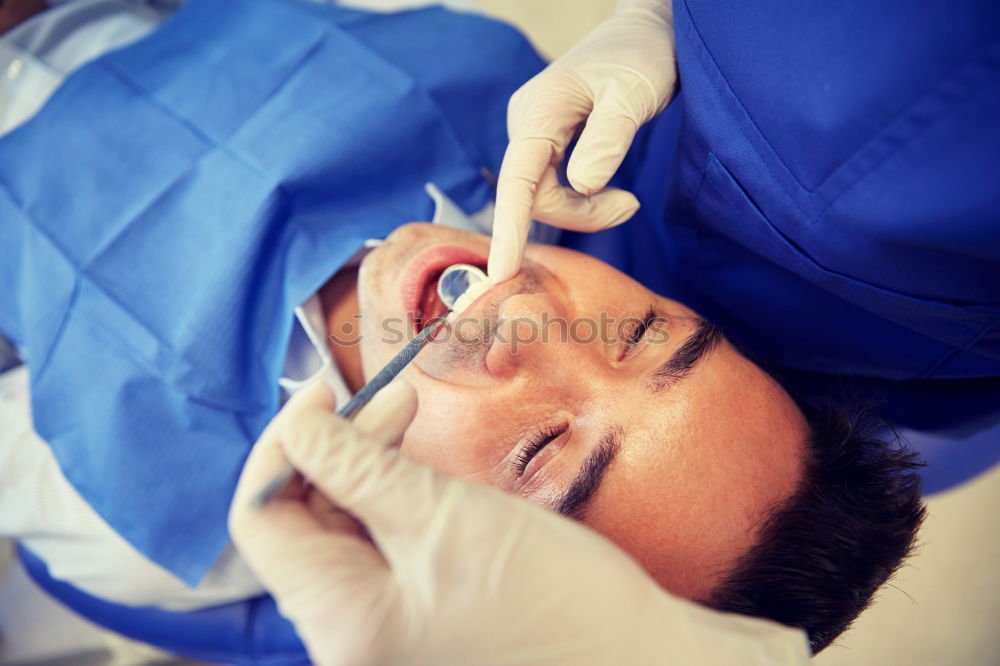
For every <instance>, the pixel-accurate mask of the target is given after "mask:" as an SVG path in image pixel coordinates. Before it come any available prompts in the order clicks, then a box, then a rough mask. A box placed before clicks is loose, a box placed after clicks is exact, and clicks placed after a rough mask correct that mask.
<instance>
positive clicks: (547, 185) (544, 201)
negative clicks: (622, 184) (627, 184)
mask: <svg viewBox="0 0 1000 666" xmlns="http://www.w3.org/2000/svg"><path fill="white" fill-rule="evenodd" d="M637 210H639V200H638V199H636V198H635V196H634V195H633V194H632V193H631V192H626V191H625V190H620V189H618V188H615V187H609V188H605V189H604V190H602V191H600V192H598V193H597V194H591V195H589V196H585V195H582V194H580V193H579V192H577V191H575V190H573V189H572V188H569V187H563V185H562V184H561V183H560V182H559V178H558V177H557V176H556V170H555V168H549V169H548V170H547V171H546V172H545V174H544V175H543V176H542V180H541V183H540V184H539V188H538V196H537V197H536V199H535V208H534V210H533V211H532V215H533V216H534V217H535V219H538V220H541V221H542V222H547V223H548V224H551V225H553V226H556V227H561V228H563V229H570V230H573V231H600V230H601V229H607V228H609V227H613V226H615V225H618V224H621V223H622V222H625V221H626V220H628V219H631V217H632V216H633V215H635V212H636V211H637Z"/></svg>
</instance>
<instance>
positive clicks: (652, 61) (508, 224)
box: [488, 0, 677, 282]
mask: <svg viewBox="0 0 1000 666" xmlns="http://www.w3.org/2000/svg"><path fill="white" fill-rule="evenodd" d="M676 80H677V67H676V60H675V57H674V26H673V14H672V12H671V6H670V0H621V2H620V4H619V7H618V9H617V11H616V13H615V14H614V16H612V17H611V18H609V19H608V20H606V21H604V22H603V23H601V24H600V25H598V26H597V27H596V28H595V29H594V30H592V31H591V32H590V33H588V34H587V35H586V36H585V37H584V38H583V39H582V40H581V41H580V42H579V43H577V44H576V45H575V46H574V47H573V48H572V49H571V50H570V51H568V52H567V53H565V54H564V55H562V56H560V57H559V58H557V59H556V60H555V61H553V62H552V63H551V64H550V65H549V66H548V67H547V68H545V70H544V71H542V72H541V73H540V74H538V75H537V76H535V77H534V78H533V79H531V80H530V81H528V82H527V83H525V84H524V85H523V86H522V87H521V88H520V89H519V90H518V91H517V92H516V93H514V95H513V96H512V97H511V98H510V103H509V104H508V107H507V132H508V135H509V137H510V144H509V146H508V147H507V152H506V154H505V155H504V159H503V164H502V166H501V168H500V176H499V182H498V184H497V204H496V216H495V218H494V223H493V245H492V247H491V248H490V260H489V271H488V272H489V275H490V278H491V279H492V280H493V281H494V282H503V281H504V280H507V279H509V278H511V277H513V275H514V274H515V273H516V272H517V271H518V269H519V268H520V266H521V259H522V257H523V255H524V245H525V243H526V241H527V236H528V228H529V226H530V224H531V219H532V217H534V218H536V219H539V220H541V221H543V222H548V223H549V224H552V225H555V226H557V227H563V228H565V229H576V230H580V231H597V230H600V229H605V228H607V227H611V226H614V225H616V224H619V223H621V222H624V221H625V220H627V219H629V218H630V217H632V215H633V214H634V213H635V211H636V210H638V208H639V202H638V201H637V200H636V198H635V197H634V196H633V195H632V194H631V193H629V192H625V191H624V190H619V189H615V188H605V185H607V184H608V181H609V180H610V179H611V176H613V175H614V173H615V171H616V170H617V169H618V167H619V165H621V162H622V159H623V158H624V157H625V153H626V152H627V151H628V149H629V146H630V145H631V144H632V139H633V137H634V136H635V133H636V132H637V131H638V129H639V127H640V126H641V125H642V124H643V123H645V122H646V121H648V120H649V119H650V118H652V117H653V116H655V115H656V114H657V113H659V112H660V111H662V110H663V109H664V108H665V107H666V106H667V103H668V102H669V101H670V100H671V98H672V97H673V95H674V91H675V83H676ZM581 126H582V127H583V131H582V133H581V134H580V139H579V141H578V142H577V144H576V148H575V149H574V151H573V155H572V157H571V158H570V160H569V165H568V167H567V170H566V174H567V177H568V179H569V182H570V185H572V186H573V187H572V189H571V188H566V187H563V186H562V185H561V184H560V183H559V180H558V177H557V175H556V169H557V167H558V166H559V164H560V163H561V162H562V159H563V156H564V155H565V152H566V148H567V146H568V145H569V143H570V141H572V139H573V136H574V134H575V133H576V132H577V130H578V129H579V128H580V127H581Z"/></svg>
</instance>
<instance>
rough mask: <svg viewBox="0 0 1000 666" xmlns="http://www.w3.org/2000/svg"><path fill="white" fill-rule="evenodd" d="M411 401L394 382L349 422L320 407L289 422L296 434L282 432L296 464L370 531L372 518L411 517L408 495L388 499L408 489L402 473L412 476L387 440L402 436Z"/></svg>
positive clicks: (412, 405)
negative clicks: (397, 498)
mask: <svg viewBox="0 0 1000 666" xmlns="http://www.w3.org/2000/svg"><path fill="white" fill-rule="evenodd" d="M416 402H417V401H416V395H415V393H414V391H413V389H412V388H411V387H410V386H409V384H406V383H405V382H399V381H397V382H393V383H392V384H390V385H389V386H388V387H386V388H385V389H383V390H382V391H380V392H379V393H378V394H377V395H376V396H375V398H374V399H373V400H372V401H371V403H369V404H368V406H366V407H365V409H364V410H363V412H362V414H359V415H358V420H356V421H355V422H354V423H348V422H347V421H344V420H343V419H340V418H338V417H336V416H333V415H330V414H327V413H321V412H314V413H311V414H310V415H309V416H310V418H309V419H306V418H302V417H300V418H299V419H298V421H297V422H296V423H295V424H294V425H295V427H296V431H297V433H298V435H299V436H292V435H293V434H295V433H288V435H286V436H283V437H282V438H281V441H282V448H283V450H284V452H285V454H286V455H287V456H288V459H289V460H290V461H291V462H292V465H293V466H294V467H295V468H296V469H298V470H299V471H300V472H302V474H304V475H305V476H306V478H307V479H308V480H309V481H310V482H311V483H312V484H313V485H314V486H316V488H318V489H319V490H320V491H321V492H322V493H323V494H324V495H326V497H328V498H329V499H330V500H332V501H333V502H334V503H336V504H337V505H338V506H340V507H343V508H344V509H345V510H347V511H348V512H349V513H350V514H351V515H353V516H354V517H355V518H357V519H358V520H360V521H361V522H362V523H363V524H365V526H366V527H367V528H368V530H369V532H371V533H372V534H373V536H374V535H375V532H376V530H375V529H374V528H373V523H378V524H379V525H380V526H384V525H386V524H387V523H388V524H390V525H395V521H397V520H402V521H404V522H405V521H408V520H409V518H410V517H409V514H408V513H407V512H408V510H409V508H410V507H409V506H408V503H409V500H408V499H407V498H406V497H403V498H402V499H400V500H399V501H398V502H396V503H394V501H393V500H394V498H396V497H397V496H400V493H404V494H405V492H406V491H407V485H406V484H407V483H408V482H409V481H407V480H403V479H402V478H401V477H403V476H407V475H409V476H410V477H412V474H413V472H412V471H408V466H409V465H416V463H414V462H413V461H411V460H409V459H408V458H405V457H403V456H402V455H401V454H400V453H399V452H398V450H397V449H395V448H393V447H391V446H390V445H391V444H393V443H395V442H396V441H398V440H399V439H400V438H401V437H402V435H403V432H404V431H405V429H406V427H407V426H408V425H409V423H410V421H411V420H412V418H413V415H414V413H415V412H416ZM365 411H367V412H368V414H364V415H363V413H364V412H365ZM418 467H422V466H419V465H418ZM410 480H412V479H410Z"/></svg>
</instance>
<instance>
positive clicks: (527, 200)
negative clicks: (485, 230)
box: [486, 136, 565, 284]
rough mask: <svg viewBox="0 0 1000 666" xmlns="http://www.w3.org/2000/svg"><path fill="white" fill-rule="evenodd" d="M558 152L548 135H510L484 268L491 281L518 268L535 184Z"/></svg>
mask: <svg viewBox="0 0 1000 666" xmlns="http://www.w3.org/2000/svg"><path fill="white" fill-rule="evenodd" d="M562 149H565V146H563V147H562ZM559 152H560V148H559V146H557V145H556V144H555V142H554V141H553V140H552V139H550V138H545V137H538V136H529V137H525V138H520V139H512V140H511V142H510V144H509V145H508V146H507V151H506V152H505V153H504V157H503V163H502V164H501V165H500V175H499V177H498V179H497V198H496V202H497V203H496V211H495V212H494V216H493V240H492V241H491V242H490V257H489V262H488V265H487V270H486V272H487V273H488V274H489V276H490V280H492V281H493V283H494V284H497V283H500V282H503V281H505V280H509V279H510V278H512V277H514V275H515V274H516V273H517V271H518V270H520V268H521V260H522V259H523V258H524V247H525V245H526V244H527V242H528V229H529V228H530V226H531V210H532V208H533V207H534V205H535V195H536V193H537V192H538V185H539V183H540V182H541V179H542V175H543V174H544V173H545V170H546V169H547V168H548V167H549V166H550V165H551V164H552V162H553V160H554V159H555V158H556V155H557V153H559Z"/></svg>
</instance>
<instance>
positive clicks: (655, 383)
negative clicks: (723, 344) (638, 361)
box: [647, 319, 722, 393]
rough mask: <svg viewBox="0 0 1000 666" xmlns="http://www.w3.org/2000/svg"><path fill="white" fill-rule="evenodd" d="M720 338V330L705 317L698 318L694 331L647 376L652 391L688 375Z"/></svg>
mask: <svg viewBox="0 0 1000 666" xmlns="http://www.w3.org/2000/svg"><path fill="white" fill-rule="evenodd" d="M720 340H722V331H720V330H719V329H718V328H716V327H715V326H714V325H713V324H712V323H711V322H709V321H708V320H707V319H699V320H698V324H697V326H696V327H695V330H694V333H692V334H691V335H690V336H688V339H687V340H685V341H684V344H682V345H681V346H680V347H678V348H677V350H676V351H675V352H674V353H673V354H671V355H670V358H668V359H667V360H666V361H664V362H663V363H662V364H661V365H660V366H659V367H658V368H656V370H653V372H651V373H650V374H649V376H648V377H647V380H648V381H649V383H650V385H651V387H652V392H653V393H657V392H658V391H661V390H663V389H665V388H667V387H668V386H676V385H677V384H678V383H679V382H680V381H681V380H683V379H684V378H686V377H688V376H690V374H691V371H692V370H694V367H695V366H696V365H697V364H698V361H700V360H701V359H702V357H704V356H705V354H707V353H708V352H710V351H711V350H712V349H713V348H715V346H716V345H718V344H719V341H720Z"/></svg>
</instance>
